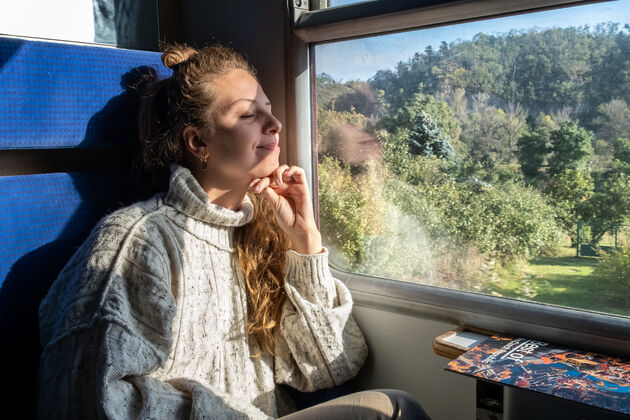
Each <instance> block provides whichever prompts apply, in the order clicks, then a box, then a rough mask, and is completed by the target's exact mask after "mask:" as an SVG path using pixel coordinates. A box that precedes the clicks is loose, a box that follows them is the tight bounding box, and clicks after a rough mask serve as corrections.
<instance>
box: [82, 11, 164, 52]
mask: <svg viewBox="0 0 630 420" xmlns="http://www.w3.org/2000/svg"><path fill="white" fill-rule="evenodd" d="M157 3H158V2H156V1H138V0H92V7H93V10H94V42H96V43H101V44H110V45H116V46H118V47H127V48H136V49H142V50H157V49H158V39H159V29H158V9H157Z"/></svg>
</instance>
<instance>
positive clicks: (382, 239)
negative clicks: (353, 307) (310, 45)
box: [312, 0, 630, 317]
mask: <svg viewBox="0 0 630 420" xmlns="http://www.w3.org/2000/svg"><path fill="white" fill-rule="evenodd" d="M333 5H334V2H331V6H333ZM313 57H314V59H315V60H314V62H313V64H312V65H313V66H314V67H315V68H316V72H315V73H316V75H317V76H316V80H313V84H314V87H315V89H316V93H317V95H316V98H317V105H316V119H317V124H316V126H317V150H318V158H317V160H318V167H317V171H318V189H319V192H318V199H319V215H320V224H321V228H322V233H323V236H324V238H325V242H326V246H327V247H328V248H329V250H330V252H331V264H332V265H333V266H334V267H335V268H337V269H339V270H342V271H346V272H353V273H359V274H367V275H371V276H378V277H385V278H389V279H394V280H400V281H405V282H414V283H421V284H425V285H432V286H438V287H444V288H449V289H457V290H464V291H469V292H476V293H480V294H486V295H492V296H500V297H504V298H513V299H519V300H526V301H533V302H540V303H545V304H552V305H559V306H562V307H570V308H575V309H581V310H587V311H595V312H600V313H605V314H613V315H621V316H626V317H627V316H630V282H629V281H628V279H630V74H629V73H628V70H627V69H628V66H629V65H630V0H619V1H613V2H604V3H595V4H587V5H579V6H574V7H567V8H561V9H554V10H545V11H539V12H535V13H528V14H520V15H514V16H506V17H499V18H493V19H487V20H481V21H472V22H465V23H457V24H451V25H448V26H440V27H432V28H427V29H420V30H414V31H406V32H399V33H393V34H387V35H379V36H371V37H364V38H359V39H352V40H344V41H338V42H329V43H320V44H317V45H316V46H315V47H314V56H313Z"/></svg>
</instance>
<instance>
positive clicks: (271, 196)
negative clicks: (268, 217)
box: [263, 188, 279, 209]
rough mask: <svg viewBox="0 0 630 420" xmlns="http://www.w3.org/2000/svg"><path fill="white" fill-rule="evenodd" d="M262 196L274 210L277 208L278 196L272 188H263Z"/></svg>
mask: <svg viewBox="0 0 630 420" xmlns="http://www.w3.org/2000/svg"><path fill="white" fill-rule="evenodd" d="M263 194H264V195H265V196H266V197H267V198H268V199H269V202H270V203H271V206H272V208H274V209H276V208H277V207H278V199H279V196H278V194H277V193H276V192H275V191H274V190H273V189H272V188H265V189H264V190H263Z"/></svg>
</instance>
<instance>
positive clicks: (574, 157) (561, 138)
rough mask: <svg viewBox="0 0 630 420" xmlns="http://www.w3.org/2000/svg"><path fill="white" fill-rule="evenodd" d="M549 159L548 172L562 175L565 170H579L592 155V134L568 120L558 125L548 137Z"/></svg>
mask: <svg viewBox="0 0 630 420" xmlns="http://www.w3.org/2000/svg"><path fill="white" fill-rule="evenodd" d="M550 141H551V157H550V158H549V172H550V173H551V174H558V173H562V172H564V171H565V170H567V169H580V168H582V167H584V166H585V165H586V162H587V160H588V158H589V157H590V156H591V155H592V154H593V133H592V132H590V131H588V130H585V129H584V128H582V127H580V126H579V125H578V124H577V122H575V121H572V120H569V121H565V122H563V123H562V124H560V127H558V129H556V130H553V131H552V132H551V136H550Z"/></svg>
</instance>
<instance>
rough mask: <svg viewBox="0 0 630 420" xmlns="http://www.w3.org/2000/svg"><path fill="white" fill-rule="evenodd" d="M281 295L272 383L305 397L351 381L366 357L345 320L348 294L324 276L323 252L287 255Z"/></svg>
mask: <svg viewBox="0 0 630 420" xmlns="http://www.w3.org/2000/svg"><path fill="white" fill-rule="evenodd" d="M285 289H286V292H287V296H288V299H287V300H286V301H285V304H284V306H283V312H282V315H281V320H280V335H279V337H278V340H277V342H276V358H275V376H276V382H277V383H282V384H287V385H290V386H292V387H294V388H296V389H298V390H300V391H306V392H311V391H314V390H317V389H321V388H329V387H332V386H335V385H340V384H342V383H344V382H345V381H347V380H349V379H351V378H352V377H354V376H355V375H356V374H357V373H358V371H359V368H360V367H361V365H362V364H363V362H364V361H365V358H366V357H367V346H366V344H365V340H364V338H363V335H362V333H361V331H360V330H359V327H358V326H357V324H356V322H355V320H354V318H353V317H352V314H351V311H352V297H351V295H350V292H349V290H348V289H347V287H346V286H345V285H344V284H343V283H342V282H341V281H339V280H337V279H335V278H333V276H332V274H331V273H330V269H329V267H328V251H327V250H324V252H322V253H321V254H314V255H302V254H298V253H296V252H294V251H288V252H287V256H286V278H285Z"/></svg>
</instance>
